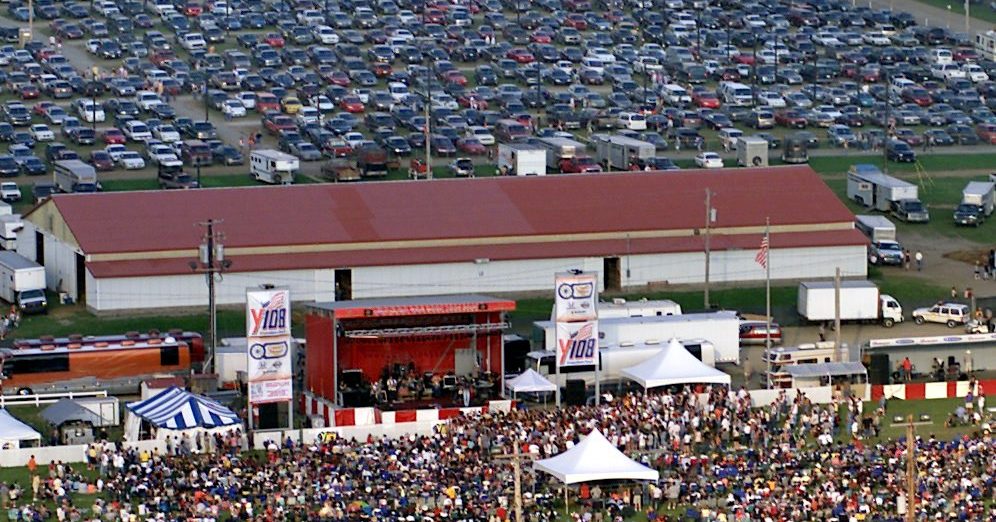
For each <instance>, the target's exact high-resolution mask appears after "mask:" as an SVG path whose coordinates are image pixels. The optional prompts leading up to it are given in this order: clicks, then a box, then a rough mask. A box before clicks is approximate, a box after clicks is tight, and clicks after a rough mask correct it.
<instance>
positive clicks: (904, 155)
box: [885, 140, 916, 163]
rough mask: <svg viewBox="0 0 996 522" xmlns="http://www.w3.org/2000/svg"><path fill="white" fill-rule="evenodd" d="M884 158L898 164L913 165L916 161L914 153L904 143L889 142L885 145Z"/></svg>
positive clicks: (907, 144) (897, 141)
mask: <svg viewBox="0 0 996 522" xmlns="http://www.w3.org/2000/svg"><path fill="white" fill-rule="evenodd" d="M885 157H886V158H888V159H889V160H890V161H896V162H899V163H913V162H914V161H916V152H914V151H913V147H910V145H909V143H906V142H905V141H900V140H891V141H889V142H888V143H887V144H886V147H885Z"/></svg>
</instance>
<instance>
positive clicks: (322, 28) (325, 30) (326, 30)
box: [311, 25, 339, 45]
mask: <svg viewBox="0 0 996 522" xmlns="http://www.w3.org/2000/svg"><path fill="white" fill-rule="evenodd" d="M311 32H312V33H313V34H314V35H315V38H316V39H317V40H318V41H319V42H322V43H323V44H326V45H329V44H331V45H335V44H337V43H339V35H338V34H336V32H335V30H334V29H332V28H331V27H329V26H327V25H316V26H315V27H314V28H313V29H312V30H311Z"/></svg>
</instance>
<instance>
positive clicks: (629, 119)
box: [619, 112, 647, 131]
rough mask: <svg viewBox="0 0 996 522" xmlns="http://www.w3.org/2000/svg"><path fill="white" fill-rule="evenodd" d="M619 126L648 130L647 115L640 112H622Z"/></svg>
mask: <svg viewBox="0 0 996 522" xmlns="http://www.w3.org/2000/svg"><path fill="white" fill-rule="evenodd" d="M619 126H620V127H622V128H624V129H629V130H635V131H641V130H647V117H646V116H644V115H642V114H640V113H638V112H621V113H619Z"/></svg>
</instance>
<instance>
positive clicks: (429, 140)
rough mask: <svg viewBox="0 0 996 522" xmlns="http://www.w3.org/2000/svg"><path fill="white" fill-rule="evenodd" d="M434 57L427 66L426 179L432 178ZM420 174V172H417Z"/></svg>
mask: <svg viewBox="0 0 996 522" xmlns="http://www.w3.org/2000/svg"><path fill="white" fill-rule="evenodd" d="M431 105H432V58H431V57H430V58H429V63H428V65H427V66H426V68H425V179H432V133H431V131H430V129H429V125H431V123H430V119H431V117H432V114H431V112H430V110H429V108H430V106H431ZM416 174H418V173H416Z"/></svg>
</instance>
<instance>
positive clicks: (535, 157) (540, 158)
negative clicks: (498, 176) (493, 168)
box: [498, 143, 546, 176]
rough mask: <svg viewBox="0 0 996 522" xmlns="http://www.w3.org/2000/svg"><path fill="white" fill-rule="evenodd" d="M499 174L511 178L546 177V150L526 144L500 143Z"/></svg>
mask: <svg viewBox="0 0 996 522" xmlns="http://www.w3.org/2000/svg"><path fill="white" fill-rule="evenodd" d="M498 172H499V173H504V174H506V175H509V176H545V175H546V149H544V148H542V147H540V146H538V145H527V144H524V143H499V144H498Z"/></svg>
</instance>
